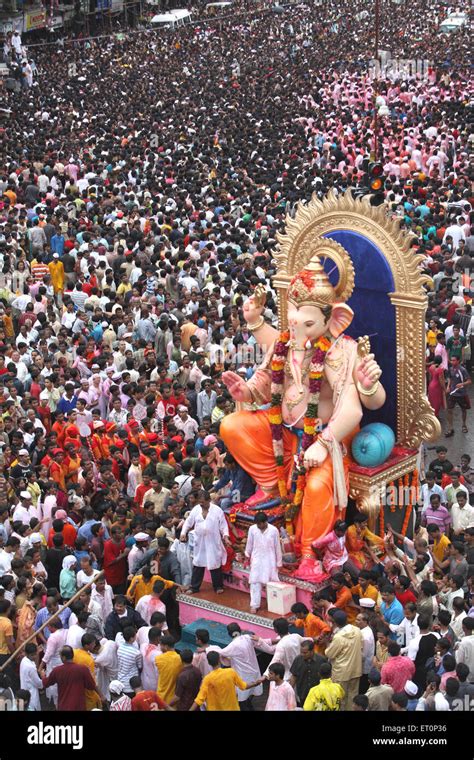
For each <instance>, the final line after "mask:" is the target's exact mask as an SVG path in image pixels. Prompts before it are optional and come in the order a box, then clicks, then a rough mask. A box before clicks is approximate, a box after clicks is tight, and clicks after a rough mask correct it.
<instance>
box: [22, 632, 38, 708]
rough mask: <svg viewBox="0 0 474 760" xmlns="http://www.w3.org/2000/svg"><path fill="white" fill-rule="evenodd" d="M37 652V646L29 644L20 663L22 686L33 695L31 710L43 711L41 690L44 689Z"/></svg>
mask: <svg viewBox="0 0 474 760" xmlns="http://www.w3.org/2000/svg"><path fill="white" fill-rule="evenodd" d="M37 652H38V649H37V647H36V644H31V643H30V644H27V645H26V646H25V656H24V657H23V659H22V661H21V663H20V686H21V688H22V689H26V690H27V691H29V692H30V694H31V699H30V710H41V704H40V696H39V689H42V688H43V681H42V680H41V678H40V677H39V675H38V670H37V667H36V657H37Z"/></svg>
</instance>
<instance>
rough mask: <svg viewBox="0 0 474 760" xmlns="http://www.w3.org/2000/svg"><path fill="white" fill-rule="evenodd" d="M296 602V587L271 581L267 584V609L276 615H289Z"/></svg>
mask: <svg viewBox="0 0 474 760" xmlns="http://www.w3.org/2000/svg"><path fill="white" fill-rule="evenodd" d="M295 602H296V587H295V586H292V585H291V584H290V583H281V582H280V581H270V583H267V607H268V611H269V612H273V613H275V614H276V615H289V614H290V612H291V607H292V605H293V604H294V603H295Z"/></svg>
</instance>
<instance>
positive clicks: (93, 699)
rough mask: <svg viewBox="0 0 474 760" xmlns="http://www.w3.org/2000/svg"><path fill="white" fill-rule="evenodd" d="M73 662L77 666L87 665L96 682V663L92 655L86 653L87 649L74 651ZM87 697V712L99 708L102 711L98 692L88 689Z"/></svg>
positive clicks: (86, 691)
mask: <svg viewBox="0 0 474 760" xmlns="http://www.w3.org/2000/svg"><path fill="white" fill-rule="evenodd" d="M73 662H75V663H76V665H85V666H86V668H87V669H88V670H89V672H90V674H91V676H92V678H93V679H94V681H95V662H94V658H93V657H92V655H91V654H89V652H86V650H85V649H74V658H73ZM85 696H86V710H93V709H94V708H98V709H99V710H100V709H101V707H102V704H101V701H100V698H99V695H98V694H97V692H96V691H92V690H91V689H86V690H85Z"/></svg>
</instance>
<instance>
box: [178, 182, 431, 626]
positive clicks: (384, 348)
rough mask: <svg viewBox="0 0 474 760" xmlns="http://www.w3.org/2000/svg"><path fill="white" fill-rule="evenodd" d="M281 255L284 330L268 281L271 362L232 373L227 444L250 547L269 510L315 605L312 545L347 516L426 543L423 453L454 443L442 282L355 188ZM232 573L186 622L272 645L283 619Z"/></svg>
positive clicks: (301, 227) (294, 222) (321, 211)
mask: <svg viewBox="0 0 474 760" xmlns="http://www.w3.org/2000/svg"><path fill="white" fill-rule="evenodd" d="M274 259H275V261H276V264H277V272H276V275H275V277H274V279H273V288H274V290H275V291H276V293H277V296H278V317H279V325H278V328H279V329H278V330H276V329H275V328H274V327H272V326H271V325H270V324H269V323H267V322H266V321H265V320H264V317H263V311H264V308H265V301H266V293H265V292H264V290H262V288H261V287H260V286H259V287H258V288H257V289H256V292H255V293H254V295H253V296H252V298H250V299H249V301H248V302H247V304H245V306H244V314H245V316H246V319H247V322H248V328H249V329H250V330H251V331H252V332H253V335H254V337H255V339H256V341H257V342H258V343H259V345H260V346H261V347H262V348H264V350H265V359H264V361H263V363H262V364H261V366H260V367H259V368H258V370H257V372H256V373H255V375H254V376H253V377H252V379H251V380H250V381H249V382H248V383H245V381H243V380H242V378H241V377H239V376H238V375H234V374H233V373H226V374H225V375H224V381H225V382H226V384H227V386H228V388H229V390H230V392H231V394H232V395H233V396H234V398H235V399H236V401H237V402H238V403H237V411H236V413H235V414H233V415H230V416H228V417H226V418H225V419H224V422H223V424H222V426H221V435H222V438H223V440H224V441H225V443H226V445H227V447H228V449H229V450H230V452H231V453H232V454H233V456H234V457H235V458H236V459H237V461H238V462H239V463H240V464H241V466H243V467H244V469H246V470H247V471H248V472H249V473H250V474H251V475H252V477H253V478H254V479H255V481H256V483H257V484H258V490H257V493H256V494H255V496H253V497H252V498H251V499H249V500H248V501H247V502H246V503H243V504H234V505H233V506H232V507H231V508H229V509H228V510H227V514H228V519H229V523H230V525H231V527H232V528H233V533H234V538H235V540H236V541H237V540H238V539H240V541H241V543H243V542H244V540H245V534H246V532H247V530H248V528H249V526H250V525H251V524H252V522H253V519H254V516H255V513H256V510H257V509H265V510H266V512H267V514H268V517H269V520H270V522H273V523H274V524H275V525H277V526H278V527H279V528H280V529H282V534H284V535H285V536H288V537H289V538H288V540H289V543H290V545H291V550H292V551H293V552H294V558H293V560H294V561H293V562H290V563H289V565H288V566H287V567H286V568H283V571H282V573H281V575H280V578H281V581H282V582H284V584H286V586H289V587H292V588H293V589H294V594H293V595H291V594H290V597H291V596H293V598H294V599H295V600H297V601H303V602H305V604H306V605H307V606H308V607H310V599H311V595H312V593H313V592H314V591H316V590H319V589H321V588H322V587H323V586H325V585H326V584H327V575H326V573H325V572H324V568H323V567H322V566H321V563H320V562H318V559H317V557H316V556H315V553H314V551H313V550H312V543H313V542H314V541H315V540H317V539H318V538H320V537H321V536H323V535H325V534H327V533H328V531H330V530H331V529H332V526H333V524H334V521H335V520H336V519H338V518H344V519H346V520H347V521H348V522H351V520H352V518H353V516H354V515H355V514H357V513H363V514H365V515H366V516H367V519H368V527H369V529H370V531H372V532H373V533H375V534H377V535H378V536H379V537H381V538H383V536H384V532H385V526H386V524H387V523H388V522H389V523H391V524H392V526H393V528H394V530H396V531H397V532H399V533H402V534H404V535H407V536H410V535H411V534H412V531H413V526H414V510H413V506H414V501H415V499H416V493H417V486H418V472H417V470H418V461H419V455H420V446H421V444H422V442H423V441H434V440H436V438H437V437H438V436H439V434H440V426H439V421H438V420H437V418H436V417H435V415H434V413H433V410H432V408H431V406H430V404H429V402H428V399H427V396H426V388H425V329H424V321H425V310H426V306H427V295H426V286H427V282H428V278H427V277H426V276H425V275H424V274H423V273H422V270H421V262H422V257H421V256H420V255H418V254H417V253H416V251H415V250H414V248H413V236H412V235H411V234H410V233H408V232H406V231H404V230H401V229H400V225H399V220H391V219H389V218H388V216H387V212H386V209H385V207H384V206H379V207H376V208H374V207H372V206H371V205H370V203H369V201H368V199H367V198H357V199H356V198H354V197H353V195H352V193H351V191H347V192H346V193H345V194H344V195H339V196H336V195H335V194H334V193H330V194H329V195H328V196H327V197H325V198H324V199H323V200H319V199H318V198H317V197H316V196H314V197H313V198H312V200H311V201H310V202H309V203H307V204H303V203H300V204H299V206H298V207H297V210H296V212H295V214H294V217H290V216H288V217H287V219H286V230H285V232H284V234H280V235H279V237H278V245H277V247H276V250H275V251H274ZM237 557H238V559H241V557H240V555H239V554H238V555H237ZM227 570H228V572H227V573H226V576H225V579H226V590H225V592H224V594H223V595H222V596H220V597H216V596H215V595H214V593H213V591H212V588H211V587H210V585H209V586H206V587H205V588H204V587H203V589H202V590H201V592H200V593H199V594H197V595H195V596H193V597H192V598H189V597H185V596H182V597H180V601H181V602H182V605H181V617H182V622H183V623H192V622H193V621H196V620H198V619H199V621H200V623H199V624H201V623H202V622H203V619H206V620H207V621H214V622H215V623H216V624H217V623H219V622H220V623H227V622H229V621H230V620H242V621H244V622H245V624H246V627H247V628H248V629H249V630H254V631H256V632H257V633H260V634H262V633H264V634H266V635H267V636H268V628H271V620H272V618H273V617H275V616H276V614H274V613H271V612H267V611H265V612H263V613H262V612H260V614H258V615H252V614H250V613H249V612H248V588H249V587H248V570H247V568H246V567H245V566H244V564H242V562H241V561H240V562H239V561H234V562H233V564H232V565H231V566H230V567H228V568H227Z"/></svg>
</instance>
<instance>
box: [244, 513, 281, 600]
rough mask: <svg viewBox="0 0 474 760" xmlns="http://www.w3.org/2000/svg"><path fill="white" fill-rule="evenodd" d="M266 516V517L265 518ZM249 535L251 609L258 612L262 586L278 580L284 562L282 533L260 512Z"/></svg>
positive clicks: (247, 547)
mask: <svg viewBox="0 0 474 760" xmlns="http://www.w3.org/2000/svg"><path fill="white" fill-rule="evenodd" d="M264 518H265V519H264ZM256 519H257V522H256V524H255V525H252V526H251V528H250V530H249V532H248V535H247V545H246V547H245V556H246V557H247V558H248V559H249V560H250V575H249V583H250V611H251V612H254V613H255V612H257V610H258V609H259V607H260V602H261V600H262V586H263V584H267V583H268V582H269V581H278V580H279V578H278V568H279V567H281V564H282V556H281V544H280V535H279V533H278V530H277V528H275V526H274V525H269V524H268V521H267V520H266V516H265V515H263V514H261V513H260V514H259V515H258V516H257V518H256Z"/></svg>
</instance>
